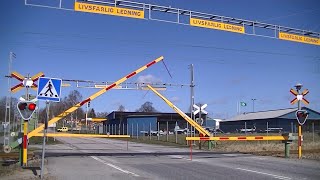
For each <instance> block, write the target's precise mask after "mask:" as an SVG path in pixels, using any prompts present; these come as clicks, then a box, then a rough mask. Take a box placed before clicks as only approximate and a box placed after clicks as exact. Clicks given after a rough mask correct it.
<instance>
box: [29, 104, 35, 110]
mask: <svg viewBox="0 0 320 180" xmlns="http://www.w3.org/2000/svg"><path fill="white" fill-rule="evenodd" d="M28 108H29V110H30V111H34V110H35V109H36V104H34V103H30V104H29V106H28Z"/></svg>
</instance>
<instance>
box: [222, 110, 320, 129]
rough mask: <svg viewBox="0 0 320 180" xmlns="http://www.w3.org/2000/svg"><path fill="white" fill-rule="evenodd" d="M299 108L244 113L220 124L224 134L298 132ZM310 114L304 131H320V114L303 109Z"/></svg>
mask: <svg viewBox="0 0 320 180" xmlns="http://www.w3.org/2000/svg"><path fill="white" fill-rule="evenodd" d="M297 110H298V108H288V109H277V110H269V111H259V112H250V113H242V114H239V115H237V116H234V117H232V118H230V119H227V120H224V121H221V122H220V129H221V130H222V131H224V132H230V133H234V132H238V133H241V132H261V133H264V132H293V133H294V132H297V126H298V122H297V119H296V111H297ZM302 110H307V111H308V113H309V116H308V119H307V121H306V123H305V124H304V125H303V130H304V131H312V130H313V129H314V130H315V131H320V113H319V112H317V111H315V110H312V109H310V108H307V107H302Z"/></svg>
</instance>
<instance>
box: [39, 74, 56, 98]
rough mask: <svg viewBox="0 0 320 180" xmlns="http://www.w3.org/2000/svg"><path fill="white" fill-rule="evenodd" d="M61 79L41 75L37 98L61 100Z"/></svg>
mask: <svg viewBox="0 0 320 180" xmlns="http://www.w3.org/2000/svg"><path fill="white" fill-rule="evenodd" d="M61 82H62V80H61V79H57V78H49V77H40V78H39V81H38V92H37V99H39V100H44V101H55V102H60V94H61Z"/></svg>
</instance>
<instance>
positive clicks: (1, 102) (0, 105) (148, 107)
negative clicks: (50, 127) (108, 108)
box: [0, 90, 158, 122]
mask: <svg viewBox="0 0 320 180" xmlns="http://www.w3.org/2000/svg"><path fill="white" fill-rule="evenodd" d="M82 100H83V97H82V95H81V93H80V92H79V91H77V90H73V91H71V92H70V93H69V94H68V95H67V96H65V97H64V98H63V99H61V101H60V102H51V103H50V104H49V119H51V118H53V117H55V116H57V115H59V114H61V113H62V112H64V111H65V110H67V109H69V108H71V107H72V106H74V105H75V104H77V103H79V102H81V101H82ZM17 103H18V99H17V98H14V97H12V98H11V112H10V113H11V119H13V118H14V117H15V116H18V117H20V115H19V112H18V110H17V107H16V106H17ZM5 111H6V97H2V98H1V99H0V122H4V120H5ZM117 111H122V112H124V111H126V109H125V106H124V105H119V107H118V109H117ZM135 111H136V112H158V111H157V110H156V109H155V108H154V107H153V103H152V102H149V101H147V102H145V103H143V104H142V105H141V107H140V108H138V109H136V110H135ZM85 114H86V112H85V110H84V109H83V108H79V109H77V110H76V111H74V112H73V113H71V114H69V115H68V116H66V117H65V118H66V119H70V118H71V116H72V118H73V119H85ZM108 114H109V113H108V112H95V110H94V108H89V109H88V117H90V118H96V117H99V118H105V117H106V116H107V115H108ZM38 117H39V118H38V119H39V122H41V121H43V120H44V119H45V118H46V117H47V114H46V108H45V107H42V108H40V109H39V110H38Z"/></svg>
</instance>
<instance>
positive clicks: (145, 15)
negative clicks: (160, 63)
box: [25, 0, 320, 45]
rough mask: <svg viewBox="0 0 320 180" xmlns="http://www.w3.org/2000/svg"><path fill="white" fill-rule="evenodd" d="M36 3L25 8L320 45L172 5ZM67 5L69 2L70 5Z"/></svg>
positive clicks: (106, 0)
mask: <svg viewBox="0 0 320 180" xmlns="http://www.w3.org/2000/svg"><path fill="white" fill-rule="evenodd" d="M37 2H38V3H34V2H32V1H30V0H25V5H28V6H37V7H44V8H54V9H60V10H69V11H83V12H89V13H100V14H108V15H115V16H125V17H131V18H142V19H146V20H154V21H161V22H167V23H175V24H181V25H189V26H196V27H204V28H211V29H216V30H224V31H229V32H237V33H242V34H246V35H252V36H260V37H267V38H274V39H282V40H289V41H294V42H302V43H308V44H313V45H320V33H319V32H314V31H310V30H303V29H298V28H291V27H286V26H281V25H276V24H270V23H264V22H259V21H252V20H246V19H240V18H234V17H228V16H221V15H216V14H210V13H203V12H198V11H192V10H186V9H180V8H173V7H171V6H160V5H155V4H148V3H140V2H134V1H126V0H59V3H56V4H55V3H50V4H44V3H46V2H47V3H48V1H45V2H39V1H37ZM55 2H56V1H55ZM66 2H69V4H68V3H66ZM70 2H73V3H74V4H73V5H70ZM39 3H40V4H39ZM53 4H55V5H53ZM78 4H80V5H82V4H85V5H92V6H91V9H90V8H89V9H87V10H86V9H84V10H79V8H76V5H78ZM93 6H96V7H97V8H96V9H94V7H93ZM101 7H102V9H101ZM103 7H110V8H117V9H116V10H117V11H118V10H119V9H120V10H124V11H130V10H132V11H138V13H139V12H141V14H139V16H135V15H134V14H133V15H131V14H130V15H128V14H127V15H125V14H121V13H114V12H112V11H115V10H114V9H111V10H110V11H111V12H106V11H107V9H104V8H103ZM99 8H100V9H99ZM97 9H98V10H97ZM99 11H100V12H99ZM102 11H104V12H102ZM135 13H137V12H135Z"/></svg>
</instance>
